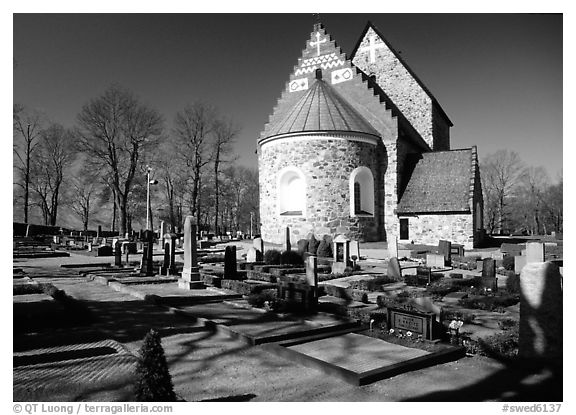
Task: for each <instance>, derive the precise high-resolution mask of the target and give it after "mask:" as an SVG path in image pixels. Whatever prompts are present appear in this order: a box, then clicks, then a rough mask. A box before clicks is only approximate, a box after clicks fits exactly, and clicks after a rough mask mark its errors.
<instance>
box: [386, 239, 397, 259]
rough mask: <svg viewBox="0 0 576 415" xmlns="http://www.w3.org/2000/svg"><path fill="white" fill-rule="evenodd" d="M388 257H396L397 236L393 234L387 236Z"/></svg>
mask: <svg viewBox="0 0 576 415" xmlns="http://www.w3.org/2000/svg"><path fill="white" fill-rule="evenodd" d="M388 257H389V258H398V238H396V237H395V236H390V238H388Z"/></svg>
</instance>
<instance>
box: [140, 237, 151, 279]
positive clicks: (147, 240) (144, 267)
mask: <svg viewBox="0 0 576 415" xmlns="http://www.w3.org/2000/svg"><path fill="white" fill-rule="evenodd" d="M153 243H154V232H152V231H151V230H146V231H144V251H143V253H142V261H141V262H140V274H141V275H146V276H152V275H154V268H153V263H152V255H153V249H154V247H153Z"/></svg>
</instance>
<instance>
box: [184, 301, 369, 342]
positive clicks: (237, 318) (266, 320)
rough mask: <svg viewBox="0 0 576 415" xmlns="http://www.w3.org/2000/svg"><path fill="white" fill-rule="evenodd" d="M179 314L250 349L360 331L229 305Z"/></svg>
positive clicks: (335, 322)
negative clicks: (349, 330)
mask: <svg viewBox="0 0 576 415" xmlns="http://www.w3.org/2000/svg"><path fill="white" fill-rule="evenodd" d="M178 310H180V311H181V312H183V313H184V314H185V315H187V316H193V317H196V318H197V319H201V320H204V321H206V322H207V324H208V325H211V326H213V327H214V328H215V329H216V330H221V331H223V332H226V333H228V334H230V335H231V336H233V337H237V338H240V339H241V340H243V341H245V342H246V343H247V344H250V345H257V344H262V343H270V342H278V341H284V340H289V339H295V338H302V337H305V336H312V335H318V334H326V333H331V332H338V331H341V330H348V329H351V330H352V329H356V330H357V329H359V328H360V325H359V324H358V323H357V322H356V321H352V320H348V319H343V318H340V317H337V316H334V315H332V314H328V313H322V312H318V313H315V314H310V315H302V316H292V315H282V314H276V313H271V312H270V313H269V312H262V310H256V309H247V308H243V307H235V306H234V305H233V304H229V303H210V304H197V305H192V306H186V307H179V308H178Z"/></svg>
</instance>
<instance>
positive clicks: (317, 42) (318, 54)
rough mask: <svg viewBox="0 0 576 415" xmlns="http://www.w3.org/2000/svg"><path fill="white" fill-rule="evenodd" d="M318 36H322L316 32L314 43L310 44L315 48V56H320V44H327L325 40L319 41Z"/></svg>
mask: <svg viewBox="0 0 576 415" xmlns="http://www.w3.org/2000/svg"><path fill="white" fill-rule="evenodd" d="M320 36H322V35H321V34H320V32H316V42H310V46H312V47H314V46H316V56H320V44H321V43H326V42H327V39H326V38H324V39H322V40H320Z"/></svg>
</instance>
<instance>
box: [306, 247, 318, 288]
mask: <svg viewBox="0 0 576 415" xmlns="http://www.w3.org/2000/svg"><path fill="white" fill-rule="evenodd" d="M306 282H307V283H308V285H310V286H311V287H314V288H316V289H317V288H318V258H316V257H315V256H312V255H311V256H309V257H308V258H306Z"/></svg>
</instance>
